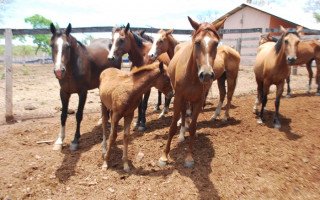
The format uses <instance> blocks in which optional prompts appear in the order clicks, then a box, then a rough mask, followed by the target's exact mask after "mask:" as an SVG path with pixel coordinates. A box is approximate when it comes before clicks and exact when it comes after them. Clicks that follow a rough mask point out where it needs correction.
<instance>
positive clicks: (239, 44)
mask: <svg viewBox="0 0 320 200" xmlns="http://www.w3.org/2000/svg"><path fill="white" fill-rule="evenodd" d="M241 43H242V38H241V37H240V38H238V39H237V44H236V51H238V53H239V54H240V55H241Z"/></svg>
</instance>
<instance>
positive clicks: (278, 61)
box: [275, 41, 288, 66]
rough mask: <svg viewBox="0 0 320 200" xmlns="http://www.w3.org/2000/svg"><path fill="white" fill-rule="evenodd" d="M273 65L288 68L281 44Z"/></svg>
mask: <svg viewBox="0 0 320 200" xmlns="http://www.w3.org/2000/svg"><path fill="white" fill-rule="evenodd" d="M281 42H282V41H281ZM275 64H276V66H285V65H286V66H288V65H287V62H286V54H285V49H284V45H283V44H282V45H281V49H280V51H279V52H278V54H277V55H276V59H275Z"/></svg>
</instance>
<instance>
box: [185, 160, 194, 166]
mask: <svg viewBox="0 0 320 200" xmlns="http://www.w3.org/2000/svg"><path fill="white" fill-rule="evenodd" d="M184 166H185V167H187V168H193V167H194V161H184Z"/></svg>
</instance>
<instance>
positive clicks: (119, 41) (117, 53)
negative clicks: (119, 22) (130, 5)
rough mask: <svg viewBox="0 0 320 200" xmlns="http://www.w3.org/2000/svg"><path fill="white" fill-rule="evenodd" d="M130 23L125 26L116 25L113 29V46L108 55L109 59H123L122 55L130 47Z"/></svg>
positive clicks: (115, 60) (114, 60)
mask: <svg viewBox="0 0 320 200" xmlns="http://www.w3.org/2000/svg"><path fill="white" fill-rule="evenodd" d="M129 30H130V24H129V23H128V24H127V26H125V27H124V26H123V27H118V26H116V27H114V29H113V31H112V46H111V50H110V52H109V55H108V59H109V61H113V62H117V61H119V60H120V59H122V55H123V54H125V53H127V52H128V51H129V49H130V42H129V40H128V33H129V32H130V31H129Z"/></svg>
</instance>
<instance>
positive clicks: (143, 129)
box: [138, 126, 146, 131]
mask: <svg viewBox="0 0 320 200" xmlns="http://www.w3.org/2000/svg"><path fill="white" fill-rule="evenodd" d="M145 130H146V127H144V126H139V128H138V131H145Z"/></svg>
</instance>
